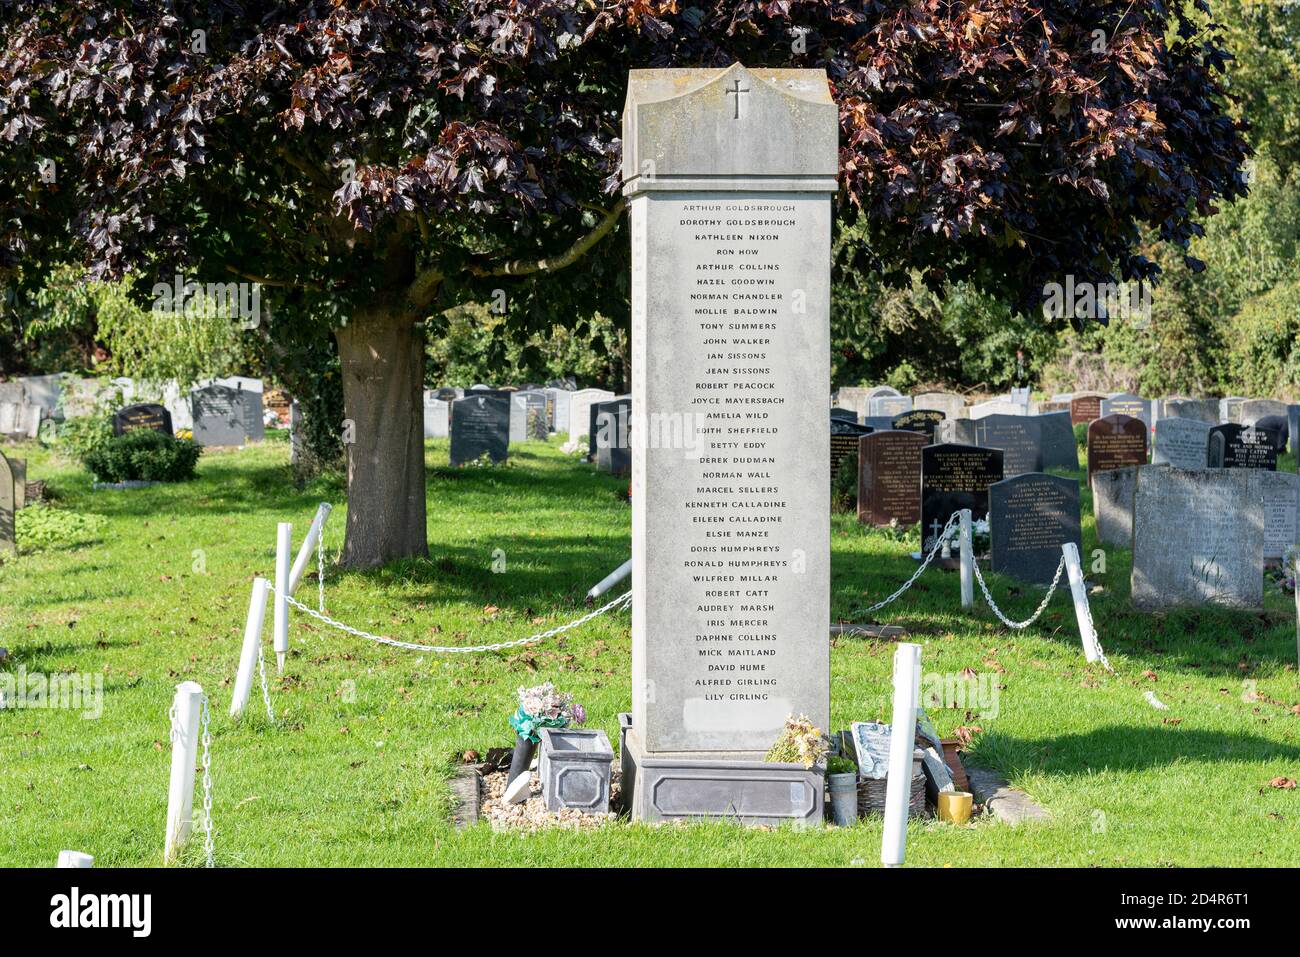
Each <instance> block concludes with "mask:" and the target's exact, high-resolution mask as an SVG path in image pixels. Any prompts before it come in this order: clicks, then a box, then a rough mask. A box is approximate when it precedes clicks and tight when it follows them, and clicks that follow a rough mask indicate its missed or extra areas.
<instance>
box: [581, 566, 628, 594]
mask: <svg viewBox="0 0 1300 957" xmlns="http://www.w3.org/2000/svg"><path fill="white" fill-rule="evenodd" d="M630 574H632V559H630V558H629V559H628V560H627V561H625V562H624V563H623V564H622V565H619V566H618V568H615V569H614V570H613V571H612V572H610V573H609V574H608V575H606V576H605V577H604V578H602V579H601V580H600V581H599V582H597V583H596V584H595V585H593V586H592V588H591V591H589V592H587V597H588V598H599V597H600V596H601V595H603V594H605V592H607V591H609V590H610V589H611V588H613V587H614V586H615V585H617V584H618V583H619V582H621V581H622V580H623V579H624V578H626V577H627V576H628V575H630Z"/></svg>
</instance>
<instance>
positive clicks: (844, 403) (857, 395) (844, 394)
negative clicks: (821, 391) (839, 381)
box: [835, 386, 898, 421]
mask: <svg viewBox="0 0 1300 957" xmlns="http://www.w3.org/2000/svg"><path fill="white" fill-rule="evenodd" d="M869 391H871V390H868V389H864V388H862V387H861V386H840V388H839V389H837V390H836V392H835V404H836V405H837V406H839V407H840V408H843V409H852V410H853V414H854V415H853V417H854V420H855V421H861V419H862V417H863V416H865V415H866V414H867V412H868V402H869V400H870V397H869V396H868V392H869ZM890 391H891V392H892V391H893V390H890ZM893 394H894V395H897V394H898V393H897V392H894V393H893Z"/></svg>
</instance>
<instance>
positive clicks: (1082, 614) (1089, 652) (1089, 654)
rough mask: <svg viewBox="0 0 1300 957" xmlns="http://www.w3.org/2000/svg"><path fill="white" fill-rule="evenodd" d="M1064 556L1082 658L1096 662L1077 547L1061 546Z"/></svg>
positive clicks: (1071, 545) (1095, 647)
mask: <svg viewBox="0 0 1300 957" xmlns="http://www.w3.org/2000/svg"><path fill="white" fill-rule="evenodd" d="M1061 552H1062V553H1063V554H1064V555H1065V572H1066V574H1067V575H1069V576H1070V597H1071V598H1073V599H1074V617H1075V619H1076V620H1077V621H1078V622H1079V637H1080V639H1082V641H1083V656H1084V657H1085V658H1086V659H1088V661H1089V662H1094V661H1098V660H1100V658H1101V654H1100V653H1099V652H1098V651H1097V635H1096V633H1095V632H1094V631H1093V630H1092V615H1091V614H1090V613H1089V612H1088V589H1087V588H1086V587H1084V584H1083V566H1082V565H1081V564H1080V563H1079V547H1078V546H1077V545H1075V544H1074V542H1065V543H1063V544H1062V545H1061Z"/></svg>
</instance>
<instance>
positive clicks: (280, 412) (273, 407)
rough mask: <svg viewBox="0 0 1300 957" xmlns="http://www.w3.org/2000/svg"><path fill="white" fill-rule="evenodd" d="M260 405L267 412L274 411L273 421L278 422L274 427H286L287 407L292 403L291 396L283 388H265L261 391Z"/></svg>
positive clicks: (287, 423)
mask: <svg viewBox="0 0 1300 957" xmlns="http://www.w3.org/2000/svg"><path fill="white" fill-rule="evenodd" d="M262 405H263V406H264V407H265V408H266V411H267V412H273V413H275V421H276V423H278V424H277V425H276V428H281V429H283V428H287V427H288V425H289V408H290V406H292V405H293V398H292V397H291V396H290V395H289V393H288V392H285V391H284V390H283V389H267V390H266V391H265V392H263V393H262Z"/></svg>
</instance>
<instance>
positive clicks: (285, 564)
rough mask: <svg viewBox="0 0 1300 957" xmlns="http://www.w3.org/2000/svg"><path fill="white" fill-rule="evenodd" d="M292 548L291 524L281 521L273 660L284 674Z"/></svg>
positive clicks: (278, 544)
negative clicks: (290, 554)
mask: <svg viewBox="0 0 1300 957" xmlns="http://www.w3.org/2000/svg"><path fill="white" fill-rule="evenodd" d="M292 550H293V525H291V524H290V523H289V522H281V523H280V524H279V526H278V527H277V528H276V543H275V662H276V666H277V667H278V668H279V669H280V673H281V674H284V659H285V658H287V657H288V656H289V590H290V589H289V553H290V552H291V551H292Z"/></svg>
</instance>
